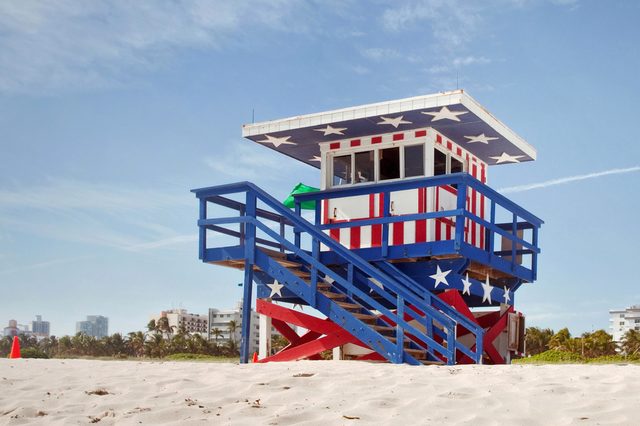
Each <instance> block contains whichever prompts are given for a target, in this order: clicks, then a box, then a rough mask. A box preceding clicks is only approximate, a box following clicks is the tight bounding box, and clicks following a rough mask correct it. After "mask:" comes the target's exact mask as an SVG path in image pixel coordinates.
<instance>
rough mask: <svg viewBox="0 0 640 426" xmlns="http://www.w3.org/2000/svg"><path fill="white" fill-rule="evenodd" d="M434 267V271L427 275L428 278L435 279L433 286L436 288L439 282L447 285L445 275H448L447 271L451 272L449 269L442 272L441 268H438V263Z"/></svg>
mask: <svg viewBox="0 0 640 426" xmlns="http://www.w3.org/2000/svg"><path fill="white" fill-rule="evenodd" d="M436 268H437V270H436V273H435V274H433V275H429V278H433V279H434V280H435V281H436V284H435V285H434V286H433V288H438V284H440V283H442V284H444V285H446V286H448V285H449V283H448V282H447V275H449V272H451V270H448V271H444V272H443V271H442V270H440V265H436Z"/></svg>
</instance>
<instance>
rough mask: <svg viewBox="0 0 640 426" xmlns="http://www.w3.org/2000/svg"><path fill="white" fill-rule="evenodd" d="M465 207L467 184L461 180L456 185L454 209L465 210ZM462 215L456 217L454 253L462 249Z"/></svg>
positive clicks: (463, 220)
mask: <svg viewBox="0 0 640 426" xmlns="http://www.w3.org/2000/svg"><path fill="white" fill-rule="evenodd" d="M466 207H467V184H466V181H465V180H461V182H460V183H459V184H458V198H457V200H456V209H458V210H465V209H466ZM464 222H465V218H464V215H458V216H456V236H455V243H454V248H455V250H456V251H458V250H460V248H461V247H462V242H463V241H464Z"/></svg>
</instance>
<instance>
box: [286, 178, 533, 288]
mask: <svg viewBox="0 0 640 426" xmlns="http://www.w3.org/2000/svg"><path fill="white" fill-rule="evenodd" d="M442 186H455V187H457V196H456V197H457V199H456V208H455V209H452V210H446V211H435V212H425V213H414V214H405V215H398V216H394V215H392V214H391V208H390V205H391V196H390V195H391V194H392V193H394V192H398V191H405V190H411V189H418V188H436V187H442ZM470 190H475V191H477V192H478V193H479V194H480V195H481V196H483V197H485V199H486V200H488V205H489V220H486V219H483V218H482V217H480V216H478V215H477V214H474V213H472V212H471V211H469V210H468V209H467V208H466V202H467V196H468V192H469V191H470ZM368 194H383V197H382V199H383V209H382V215H381V216H379V217H374V218H367V219H357V220H353V221H341V222H338V223H324V224H323V223H321V203H322V201H323V200H331V199H339V198H348V197H354V196H358V195H368ZM305 201H315V202H316V211H315V215H316V220H315V222H316V225H317V226H318V227H319V229H322V230H330V229H339V228H351V227H360V226H367V225H381V226H382V238H381V244H380V247H379V253H376V255H378V256H379V257H381V258H386V257H388V256H389V251H390V242H389V224H393V223H398V222H411V221H417V220H425V219H442V218H453V219H454V221H455V232H454V233H453V239H451V240H450V241H449V242H450V244H439V247H440V253H436V254H445V253H460V254H462V255H464V256H466V257H468V258H470V259H472V260H475V261H478V262H480V263H482V264H485V265H489V266H491V267H493V268H496V269H499V270H502V271H504V272H507V273H512V274H513V275H515V276H517V277H518V278H521V279H524V280H526V281H534V280H535V278H536V271H537V263H538V254H539V253H540V248H539V247H538V231H539V229H540V227H541V226H542V224H543V223H544V222H543V221H542V220H541V219H540V218H538V217H536V216H535V215H533V214H532V213H530V212H528V211H527V210H525V209H524V208H522V207H520V206H519V205H517V204H516V203H514V202H513V201H511V200H509V199H508V198H506V197H505V196H503V195H502V194H500V193H498V192H496V191H495V190H493V189H491V188H490V187H488V186H487V185H485V184H483V183H482V182H480V181H479V180H477V179H475V178H474V177H472V176H471V175H469V174H468V173H454V174H449V175H441V176H434V177H428V178H418V179H410V180H402V181H395V182H384V183H377V184H363V185H354V186H350V187H342V188H334V189H329V190H325V191H318V192H312V193H306V194H299V195H296V196H295V206H296V207H295V211H296V213H297V214H300V211H301V208H300V206H301V203H303V202H305ZM497 207H500V208H502V209H504V211H505V212H507V213H508V215H509V216H510V218H509V219H510V220H509V222H507V223H496V209H497ZM465 221H468V222H469V223H477V224H478V225H480V226H481V227H483V228H484V229H485V244H484V247H485V248H484V249H480V248H478V247H476V246H474V245H472V244H469V243H468V242H466V241H465V236H464V234H465ZM527 229H530V230H531V239H530V241H526V240H525V239H524V238H520V237H519V235H518V231H522V230H527ZM496 236H500V237H502V238H503V239H504V240H506V241H508V242H509V243H510V246H511V247H510V249H509V250H502V247H501V249H500V250H496V249H495V247H496ZM431 243H434V242H431ZM426 244H429V242H427V243H426ZM402 253H406V250H403V252H402ZM522 255H531V264H530V266H529V267H526V266H523V265H521V264H520V263H519V262H518V257H519V256H522Z"/></svg>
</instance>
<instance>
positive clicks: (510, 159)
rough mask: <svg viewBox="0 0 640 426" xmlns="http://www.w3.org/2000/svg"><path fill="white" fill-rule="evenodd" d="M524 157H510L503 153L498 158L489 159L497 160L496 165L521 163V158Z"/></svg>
mask: <svg viewBox="0 0 640 426" xmlns="http://www.w3.org/2000/svg"><path fill="white" fill-rule="evenodd" d="M522 157H524V155H509V154H507V153H506V152H503V153H502V154H501V155H500V156H497V157H489V158H493V159H494V160H496V164H502V163H519V162H520V160H519V158H522Z"/></svg>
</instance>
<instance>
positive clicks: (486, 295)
mask: <svg viewBox="0 0 640 426" xmlns="http://www.w3.org/2000/svg"><path fill="white" fill-rule="evenodd" d="M491 290H493V287H492V286H491V284H489V275H487V279H486V280H485V282H484V284H482V303H484V302H485V301H487V300H488V301H489V304H491V303H493V302H491Z"/></svg>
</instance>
